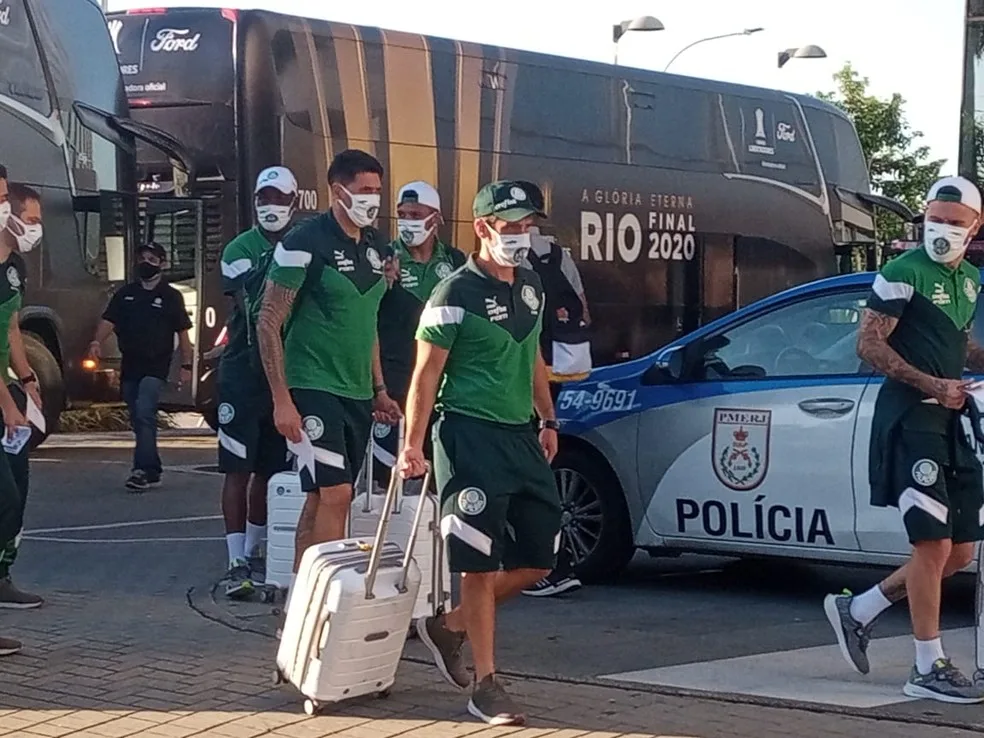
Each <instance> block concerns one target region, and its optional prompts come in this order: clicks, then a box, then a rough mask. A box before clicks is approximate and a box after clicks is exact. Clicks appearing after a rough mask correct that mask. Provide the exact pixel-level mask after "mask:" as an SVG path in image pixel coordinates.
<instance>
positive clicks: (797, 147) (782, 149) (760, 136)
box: [720, 95, 821, 196]
mask: <svg viewBox="0 0 984 738" xmlns="http://www.w3.org/2000/svg"><path fill="white" fill-rule="evenodd" d="M720 102H721V105H720V108H721V111H722V115H724V116H725V121H724V124H725V126H726V127H727V130H728V138H729V141H730V143H731V146H732V147H733V149H734V150H733V156H734V159H733V162H732V166H734V165H735V164H737V167H738V173H739V174H747V175H749V176H754V177H764V178H766V179H771V180H775V181H776V182H781V183H783V184H787V185H792V186H793V187H796V188H798V189H801V190H803V191H804V192H808V193H810V194H811V195H815V196H819V195H820V194H821V192H820V176H819V173H818V172H817V163H816V159H814V157H813V152H812V151H811V150H810V146H809V144H808V143H807V137H806V130H805V129H804V127H803V123H802V121H801V119H800V115H799V113H798V112H797V110H796V107H795V106H794V105H793V104H792V103H791V102H789V101H786V100H778V99H776V100H766V99H756V98H749V97H744V96H738V95H721V96H720Z"/></svg>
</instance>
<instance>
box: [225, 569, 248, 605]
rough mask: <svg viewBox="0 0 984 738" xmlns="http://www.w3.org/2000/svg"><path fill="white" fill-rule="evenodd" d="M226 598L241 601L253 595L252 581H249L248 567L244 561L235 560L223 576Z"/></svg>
mask: <svg viewBox="0 0 984 738" xmlns="http://www.w3.org/2000/svg"><path fill="white" fill-rule="evenodd" d="M223 582H225V593H226V597H229V598H231V599H234V600H238V599H243V598H244V597H248V596H249V595H251V594H252V593H253V590H254V587H253V580H252V579H250V575H249V565H248V564H247V563H246V559H236V560H235V561H233V562H232V565H231V566H230V567H229V571H228V572H227V573H226V575H225V579H223Z"/></svg>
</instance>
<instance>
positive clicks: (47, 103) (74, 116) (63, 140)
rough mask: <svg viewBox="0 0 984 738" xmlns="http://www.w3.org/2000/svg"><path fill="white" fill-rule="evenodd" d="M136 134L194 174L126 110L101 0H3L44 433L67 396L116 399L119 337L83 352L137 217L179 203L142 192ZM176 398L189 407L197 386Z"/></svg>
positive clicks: (125, 274)
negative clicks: (38, 231) (31, 233)
mask: <svg viewBox="0 0 984 738" xmlns="http://www.w3.org/2000/svg"><path fill="white" fill-rule="evenodd" d="M137 140H143V141H146V142H147V145H148V146H151V145H152V146H157V147H160V148H159V152H160V156H161V157H163V159H162V160H163V161H169V162H170V163H169V165H171V166H173V165H179V171H184V172H185V174H183V175H182V176H181V177H177V179H182V178H184V179H187V178H188V175H189V174H191V175H192V176H193V171H192V164H191V160H190V157H188V156H187V155H185V154H184V153H183V152H182V151H181V147H180V146H179V145H178V144H177V143H176V142H175V141H174V140H173V139H172V138H171V137H170V136H168V135H167V134H165V133H164V132H163V131H159V130H155V129H153V128H151V127H148V126H146V125H143V124H140V123H136V122H134V121H133V120H132V119H131V117H130V114H129V106H128V104H127V99H126V96H125V93H124V90H123V81H122V77H121V74H120V70H119V66H118V64H117V59H116V55H115V54H114V48H113V44H112V42H111V39H110V34H109V33H108V32H107V28H106V22H105V18H104V16H103V14H102V11H101V10H100V8H99V5H98V4H97V3H96V2H93V0H0V165H3V167H4V168H5V169H6V170H7V172H8V180H9V184H10V185H13V186H15V187H16V186H17V185H25V186H27V187H30V188H31V189H32V190H34V192H36V193H37V194H38V195H39V196H40V201H41V209H42V218H43V234H44V235H43V238H42V240H41V242H40V244H39V245H38V246H36V247H35V248H33V249H31V250H30V251H29V252H28V253H25V254H24V260H25V262H26V265H27V293H26V301H25V306H24V308H23V310H22V311H21V314H20V318H21V328H22V331H23V332H24V338H25V343H26V348H27V353H28V360H29V362H30V363H31V366H32V368H33V369H34V371H35V373H36V374H37V376H38V378H39V380H40V383H41V390H42V394H43V398H44V402H45V411H46V415H47V422H46V425H47V430H48V431H49V432H50V431H52V430H53V429H54V428H56V427H57V422H58V416H59V415H60V413H61V411H62V410H63V409H64V408H65V407H70V406H81V405H85V404H89V403H93V402H118V401H119V391H118V376H117V372H116V369H118V366H119V364H118V352H117V351H116V347H115V344H111V345H108V346H107V347H106V348H105V353H104V355H105V357H106V360H105V362H104V363H103V364H102V365H99V366H88V365H87V362H85V361H84V359H85V354H86V351H87V348H88V344H89V341H90V340H91V339H92V335H93V332H94V330H95V327H96V324H97V322H98V321H99V318H100V315H101V314H102V311H103V308H104V307H105V304H106V301H107V300H108V298H109V295H110V294H111V291H112V290H113V289H114V288H115V287H117V286H119V285H120V284H121V283H122V282H124V281H125V280H126V279H128V278H129V274H130V268H129V264H130V263H131V262H132V261H133V259H132V256H133V246H134V244H135V243H136V242H137V241H138V240H139V239H141V238H144V237H146V234H141V233H140V230H141V223H144V224H145V226H144V228H145V229H146V224H147V223H148V222H149V220H148V216H150V220H152V219H153V211H154V209H155V208H162V209H164V210H167V209H173V208H176V207H179V206H178V204H177V203H175V202H170V203H160V204H158V203H152V204H149V205H148V203H146V202H145V201H144V202H141V200H140V199H139V198H138V193H137V182H136V141H137ZM164 152H168V153H164ZM173 178H174V177H172V179H173ZM7 278H8V279H9V278H10V275H9V274H8V275H7ZM3 330H6V329H5V328H4V329H3ZM3 369H4V370H8V368H7V367H4V368H3ZM169 401H170V402H172V403H175V404H176V405H178V406H187V405H188V404H189V403H190V395H189V396H187V397H180V396H174V397H171V398H169ZM38 440H41V439H40V438H38Z"/></svg>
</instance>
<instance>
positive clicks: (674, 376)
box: [642, 346, 684, 384]
mask: <svg viewBox="0 0 984 738" xmlns="http://www.w3.org/2000/svg"><path fill="white" fill-rule="evenodd" d="M683 369H684V347H683V346H673V347H672V348H669V349H667V350H666V351H664V352H663V353H662V354H661V355H660V357H659V359H657V360H656V362H655V363H654V364H653V365H652V366H651V367H649V369H647V370H646V373H645V374H643V375H642V383H643V384H662V383H664V382H666V381H667V380H669V381H672V382H679V381H680V380H681V379H682V378H683Z"/></svg>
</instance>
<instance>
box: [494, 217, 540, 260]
mask: <svg viewBox="0 0 984 738" xmlns="http://www.w3.org/2000/svg"><path fill="white" fill-rule="evenodd" d="M489 231H490V232H491V234H492V238H493V240H492V242H491V243H489V253H490V254H491V255H492V260H493V261H494V262H495V263H496V264H498V265H499V266H504V267H517V266H519V265H520V264H522V263H523V259H525V258H526V255H527V254H528V253H529V252H530V234H529V233H515V234H510V235H506V236H503V235H502V234H501V233H499V232H498V231H496V230H495V229H494V228H492V227H491V226H489Z"/></svg>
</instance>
